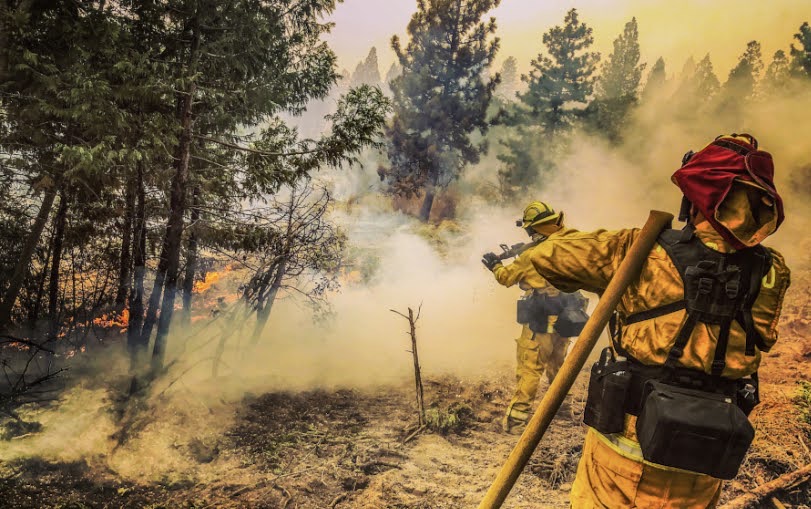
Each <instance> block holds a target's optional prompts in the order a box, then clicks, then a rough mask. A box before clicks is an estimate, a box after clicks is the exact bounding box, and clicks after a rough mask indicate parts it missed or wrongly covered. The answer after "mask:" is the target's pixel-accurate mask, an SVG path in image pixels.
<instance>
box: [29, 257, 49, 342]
mask: <svg viewBox="0 0 811 509" xmlns="http://www.w3.org/2000/svg"><path fill="white" fill-rule="evenodd" d="M52 248H53V242H51V243H49V244H48V251H47V252H46V253H45V263H43V264H42V271H41V273H40V275H39V283H37V298H36V300H34V307H33V308H32V309H31V313H30V314H29V315H28V321H29V322H30V324H31V325H30V327H31V330H33V331H35V332H34V334H37V333H38V331H37V322H38V321H39V312H40V310H41V309H42V299H43V297H44V296H45V295H44V293H45V280H46V279H47V278H48V272H49V270H48V268H49V267H50V263H51V250H52Z"/></svg>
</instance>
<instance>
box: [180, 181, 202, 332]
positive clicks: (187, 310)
mask: <svg viewBox="0 0 811 509" xmlns="http://www.w3.org/2000/svg"><path fill="white" fill-rule="evenodd" d="M199 195H200V188H199V187H195V188H194V191H193V192H192V209H191V225H190V230H191V233H190V234H189V243H188V244H187V246H186V273H185V274H184V275H183V315H182V316H181V323H182V324H183V325H189V324H190V323H191V306H192V293H193V291H194V276H195V274H196V273H197V232H196V231H195V230H196V227H195V225H196V224H197V221H199V220H200V208H199V207H198V205H199V200H200V196H199Z"/></svg>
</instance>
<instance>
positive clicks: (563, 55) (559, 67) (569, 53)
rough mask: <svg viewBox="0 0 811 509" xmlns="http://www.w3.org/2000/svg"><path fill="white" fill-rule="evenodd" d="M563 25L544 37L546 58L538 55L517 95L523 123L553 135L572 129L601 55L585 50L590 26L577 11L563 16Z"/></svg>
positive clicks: (592, 87)
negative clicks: (522, 89)
mask: <svg viewBox="0 0 811 509" xmlns="http://www.w3.org/2000/svg"><path fill="white" fill-rule="evenodd" d="M563 23H564V24H563V26H556V27H553V28H551V29H550V30H549V31H548V32H547V33H545V34H544V35H543V43H544V45H545V46H546V49H547V52H548V53H549V56H546V55H538V57H537V58H535V59H534V60H533V61H532V63H531V65H532V70H531V71H530V73H529V75H524V76H522V77H521V79H522V80H523V81H525V82H526V83H527V85H528V87H529V89H528V90H527V91H526V92H525V93H523V94H519V99H520V100H521V103H522V107H523V109H524V111H525V112H524V113H523V114H522V115H521V116H522V117H523V123H524V124H528V125H534V126H539V127H541V129H542V131H543V134H544V135H547V136H554V135H557V134H561V133H563V132H565V131H567V130H568V129H570V128H571V126H572V124H573V123H574V120H575V119H576V118H577V117H578V115H579V112H580V110H582V109H584V108H585V106H586V101H587V100H588V98H589V96H591V94H592V92H593V90H594V81H595V77H594V71H595V69H596V67H597V63H598V62H599V60H600V54H599V53H595V52H590V51H588V49H589V48H590V47H591V45H592V44H593V43H594V36H592V29H591V27H589V26H587V25H586V24H585V23H581V22H580V20H579V16H578V14H577V10H576V9H572V10H570V11H569V12H567V13H566V17H565V18H564V20H563Z"/></svg>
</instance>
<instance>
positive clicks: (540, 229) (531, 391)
mask: <svg viewBox="0 0 811 509" xmlns="http://www.w3.org/2000/svg"><path fill="white" fill-rule="evenodd" d="M562 222H563V214H562V213H557V212H555V211H554V210H553V209H552V208H551V207H549V206H548V205H546V204H545V203H543V202H532V203H530V204H529V205H528V206H527V207H526V209H525V210H524V216H523V219H522V220H521V221H519V222H518V223H517V226H521V227H523V228H524V229H525V230H526V231H527V233H528V234H529V235H530V237H531V238H532V242H530V244H529V245H528V247H527V248H526V249H524V251H523V252H521V253H520V254H519V255H518V256H517V257H516V259H515V261H513V262H512V263H510V264H509V265H506V266H505V265H503V264H502V262H501V260H499V259H498V258H497V257H496V255H495V254H493V253H487V254H486V255H484V259H483V260H482V262H483V263H484V264H485V266H486V267H487V268H489V269H490V270H491V271H492V272H493V275H494V276H495V277H496V280H497V281H498V282H499V284H501V285H504V286H506V287H511V286H513V285H515V284H518V286H519V288H521V289H522V290H524V298H525V299H528V298H531V297H533V296H535V295H539V294H543V295H548V296H550V297H555V296H558V295H559V294H560V292H559V291H558V290H557V289H556V288H555V287H553V286H552V285H550V284H549V283H547V281H546V280H545V279H544V278H543V277H541V276H540V275H539V274H538V272H537V271H536V270H535V268H534V267H533V266H532V262H531V260H530V254H531V252H532V249H533V248H534V247H535V245H537V244H539V243H540V242H542V241H543V240H544V239H546V238H547V237H549V236H550V235H552V234H554V233H555V232H557V231H559V230H560V229H561V228H562V227H563V224H562ZM556 320H557V316H549V317H548V320H547V323H546V327H545V330H544V331H543V332H535V331H533V330H532V329H531V328H530V326H529V324H527V323H524V324H522V325H523V328H522V330H521V336H519V337H518V339H516V342H517V351H516V363H517V365H516V370H515V375H516V388H515V394H514V395H513V397H512V400H511V401H510V405H509V406H508V407H507V413H506V415H505V416H504V420H503V422H502V425H503V428H504V431H505V432H508V433H509V432H516V431H518V430H520V429H522V428H523V426H525V425H526V423H527V420H528V419H529V417H530V408H531V407H532V402H533V401H534V400H535V394H536V393H537V392H538V385H539V383H540V379H541V375H543V374H544V372H545V373H546V377H547V379H548V380H549V381H550V382H551V381H552V379H553V378H554V377H555V375H556V374H557V372H558V370H559V369H560V366H561V365H562V364H563V359H564V358H565V356H566V350H567V347H568V345H569V340H568V338H562V337H561V336H560V335H559V334H558V333H557V332H555V329H554V326H555V321H556Z"/></svg>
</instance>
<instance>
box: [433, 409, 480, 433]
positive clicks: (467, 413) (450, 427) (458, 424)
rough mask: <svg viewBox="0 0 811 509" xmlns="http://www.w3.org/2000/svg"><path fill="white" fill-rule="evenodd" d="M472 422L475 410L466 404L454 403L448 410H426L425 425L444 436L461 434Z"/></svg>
mask: <svg viewBox="0 0 811 509" xmlns="http://www.w3.org/2000/svg"><path fill="white" fill-rule="evenodd" d="M472 420H473V409H471V408H470V406H468V405H466V404H464V403H453V404H452V405H450V406H449V407H448V408H446V409H442V408H439V407H438V406H432V407H431V408H428V409H426V410H425V425H426V426H427V427H428V429H430V430H432V431H435V432H437V433H440V434H442V435H447V434H449V433H460V432H462V431H463V430H465V429H466V428H467V427H468V426H469V425H470V423H471V422H472Z"/></svg>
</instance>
